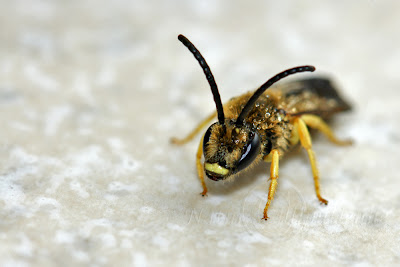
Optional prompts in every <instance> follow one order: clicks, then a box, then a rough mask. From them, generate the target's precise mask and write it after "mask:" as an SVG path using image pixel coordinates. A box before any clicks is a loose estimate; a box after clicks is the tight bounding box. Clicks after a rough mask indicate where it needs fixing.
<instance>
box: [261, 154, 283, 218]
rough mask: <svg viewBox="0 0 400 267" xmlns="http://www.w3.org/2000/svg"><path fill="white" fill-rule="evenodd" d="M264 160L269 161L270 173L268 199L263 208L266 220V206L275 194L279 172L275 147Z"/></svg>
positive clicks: (267, 206)
mask: <svg viewBox="0 0 400 267" xmlns="http://www.w3.org/2000/svg"><path fill="white" fill-rule="evenodd" d="M264 160H265V161H271V174H270V180H271V183H270V185H269V191H268V201H267V204H265V208H264V217H263V219H264V220H268V216H267V212H268V208H269V206H270V205H271V202H272V200H273V199H274V195H275V190H276V186H277V185H278V181H277V180H278V177H279V176H278V173H279V152H278V150H277V149H273V150H271V152H270V154H269V155H268V156H267V157H265V158H264Z"/></svg>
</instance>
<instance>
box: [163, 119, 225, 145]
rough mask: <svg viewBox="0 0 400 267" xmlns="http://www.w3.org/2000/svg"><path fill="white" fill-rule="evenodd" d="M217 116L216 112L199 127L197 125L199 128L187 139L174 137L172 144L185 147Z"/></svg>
mask: <svg viewBox="0 0 400 267" xmlns="http://www.w3.org/2000/svg"><path fill="white" fill-rule="evenodd" d="M216 115H217V113H216V112H214V113H213V114H211V115H210V116H208V117H207V118H205V119H204V120H203V121H202V122H200V124H199V125H197V127H196V128H195V129H193V131H191V132H190V133H189V134H188V135H187V136H186V137H184V138H182V139H179V138H176V137H172V138H171V140H170V141H171V143H173V144H175V145H183V144H186V143H187V142H189V141H190V140H192V139H193V138H194V137H195V136H196V135H197V134H198V133H199V132H200V131H201V129H203V128H204V127H205V126H207V125H208V124H209V123H210V122H211V121H212V119H214V118H215V116H216Z"/></svg>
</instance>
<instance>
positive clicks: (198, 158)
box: [196, 137, 207, 197]
mask: <svg viewBox="0 0 400 267" xmlns="http://www.w3.org/2000/svg"><path fill="white" fill-rule="evenodd" d="M202 155H203V137H202V138H201V140H200V144H199V148H198V149H197V154H196V166H197V173H198V175H199V179H200V182H201V186H202V187H203V192H201V195H202V196H203V197H204V196H205V195H207V186H206V182H205V181H204V171H203V166H202V165H201V156H202Z"/></svg>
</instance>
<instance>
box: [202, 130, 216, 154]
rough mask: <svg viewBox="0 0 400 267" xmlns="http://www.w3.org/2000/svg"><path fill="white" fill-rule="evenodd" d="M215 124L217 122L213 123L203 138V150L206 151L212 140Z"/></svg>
mask: <svg viewBox="0 0 400 267" xmlns="http://www.w3.org/2000/svg"><path fill="white" fill-rule="evenodd" d="M214 125H215V123H214V124H212V125H211V126H210V127H208V129H207V131H206V133H205V134H204V138H203V151H204V152H205V149H206V146H207V143H208V141H210V136H211V132H212V128H213V126H214Z"/></svg>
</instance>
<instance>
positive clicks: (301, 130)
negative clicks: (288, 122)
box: [294, 117, 328, 205]
mask: <svg viewBox="0 0 400 267" xmlns="http://www.w3.org/2000/svg"><path fill="white" fill-rule="evenodd" d="M294 125H295V127H296V130H297V132H298V134H299V137H300V142H301V145H302V146H303V147H304V148H305V149H306V150H307V153H308V158H309V159H310V164H311V170H312V173H313V176H314V186H315V193H316V194H317V197H318V199H319V201H320V202H321V203H323V204H325V205H326V204H328V201H327V200H326V199H324V198H323V197H321V193H320V187H319V173H318V169H317V162H316V160H315V156H314V151H313V150H312V143H311V137H310V133H309V132H308V129H307V126H306V123H305V122H304V121H303V119H302V117H300V118H296V119H295V121H294Z"/></svg>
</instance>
